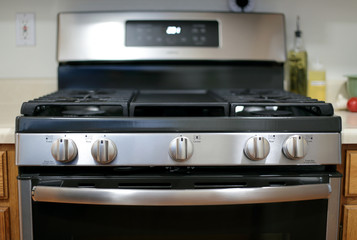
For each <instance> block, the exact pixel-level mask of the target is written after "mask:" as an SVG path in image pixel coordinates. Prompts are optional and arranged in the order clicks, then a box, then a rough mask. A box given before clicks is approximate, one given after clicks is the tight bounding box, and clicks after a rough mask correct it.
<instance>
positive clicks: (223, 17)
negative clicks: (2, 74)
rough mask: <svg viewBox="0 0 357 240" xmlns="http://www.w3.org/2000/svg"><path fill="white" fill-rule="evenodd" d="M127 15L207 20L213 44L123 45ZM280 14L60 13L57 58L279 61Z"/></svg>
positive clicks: (281, 52)
mask: <svg viewBox="0 0 357 240" xmlns="http://www.w3.org/2000/svg"><path fill="white" fill-rule="evenodd" d="M128 20H213V21H217V22H218V23H219V47H127V46H125V22H126V21H128ZM285 49H286V46H285V20H284V15H282V14H270V13H267V14H263V13H255V14H244V13H240V14H238V13H228V12H227V13H223V12H221V13H218V12H211V13H204V12H96V13H94V12H90V13H89V12H87V13H60V14H59V17H58V54H57V56H58V61H60V62H68V61H105V60H108V61H115V60H170V59H173V60H248V61H275V62H285V59H286V50H285Z"/></svg>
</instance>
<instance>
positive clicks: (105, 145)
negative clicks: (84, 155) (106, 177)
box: [91, 139, 117, 164]
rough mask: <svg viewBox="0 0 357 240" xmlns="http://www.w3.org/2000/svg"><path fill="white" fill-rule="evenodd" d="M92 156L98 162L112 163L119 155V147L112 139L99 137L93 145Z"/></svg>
mask: <svg viewBox="0 0 357 240" xmlns="http://www.w3.org/2000/svg"><path fill="white" fill-rule="evenodd" d="M91 153H92V157H93V158H94V160H96V161H97V162H98V163H103V164H106V163H110V162H112V161H113V160H114V159H115V157H116V156H117V148H116V146H115V144H114V143H113V141H112V140H109V139H98V140H97V141H95V142H94V143H93V145H92V150H91Z"/></svg>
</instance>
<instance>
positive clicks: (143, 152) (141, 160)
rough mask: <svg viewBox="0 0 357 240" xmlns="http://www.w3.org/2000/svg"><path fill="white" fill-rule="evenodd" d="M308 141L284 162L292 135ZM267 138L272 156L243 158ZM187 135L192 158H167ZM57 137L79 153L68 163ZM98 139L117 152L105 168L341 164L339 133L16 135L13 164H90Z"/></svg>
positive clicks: (93, 161)
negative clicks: (60, 156) (56, 151)
mask: <svg viewBox="0 0 357 240" xmlns="http://www.w3.org/2000/svg"><path fill="white" fill-rule="evenodd" d="M294 135H299V136H302V137H304V138H305V139H306V142H307V154H306V156H305V157H304V158H302V159H299V160H291V159H288V158H287V157H286V156H285V155H284V154H283V151H282V148H283V144H284V142H285V140H286V139H288V138H289V137H290V136H294ZM254 136H260V137H264V138H266V139H267V140H268V142H269V145H270V152H269V154H268V156H267V157H266V158H265V159H262V160H257V161H252V160H249V159H248V157H247V156H246V155H245V154H244V148H245V146H246V144H247V142H248V140H249V139H250V138H251V137H254ZM177 137H187V138H188V139H189V140H190V141H191V142H192V145H193V146H192V152H193V153H192V156H191V157H190V158H189V159H188V160H186V161H179V162H178V161H174V160H172V158H171V157H170V154H169V146H170V142H171V141H172V140H173V139H175V138H177ZM59 138H69V139H71V140H73V141H74V142H75V144H76V145H77V148H78V155H77V157H76V158H75V159H74V160H73V161H72V162H68V163H61V162H58V161H56V160H55V159H54V158H53V156H52V154H51V146H52V144H53V142H55V141H56V140H57V139H59ZM98 139H109V140H111V141H113V143H114V144H115V146H116V148H117V155H116V157H115V159H114V160H113V161H112V162H111V163H109V164H106V165H107V166H238V165H320V164H339V163H340V161H341V157H340V155H341V154H340V134H339V133H254V132H251V133H108V134H104V133H98V134H84V133H83V134H80V133H69V134H26V133H21V134H17V135H16V142H17V150H18V152H17V159H16V161H17V164H18V165H20V166H46V165H57V166H74V165H78V166H92V165H105V164H100V163H98V162H96V161H95V160H94V159H93V157H92V154H91V148H92V145H93V144H94V143H95V141H97V140H98Z"/></svg>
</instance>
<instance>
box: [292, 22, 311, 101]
mask: <svg viewBox="0 0 357 240" xmlns="http://www.w3.org/2000/svg"><path fill="white" fill-rule="evenodd" d="M288 61H289V62H288V64H289V80H290V91H291V92H293V93H297V94H301V95H304V96H307V52H306V50H305V46H304V40H303V38H302V32H301V30H300V18H299V16H298V17H297V21H296V31H295V38H294V47H293V49H291V50H290V51H289V52H288Z"/></svg>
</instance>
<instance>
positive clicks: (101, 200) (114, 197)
mask: <svg viewBox="0 0 357 240" xmlns="http://www.w3.org/2000/svg"><path fill="white" fill-rule="evenodd" d="M330 193H331V186H330V185H329V184H310V185H299V186H283V187H258V188H224V189H178V190H176V189H175V190H155V189H153V190H142V189H98V188H97V189H96V188H71V187H49V186H35V187H33V190H32V199H33V200H34V201H35V202H53V203H72V204H98V205H124V206H199V205H228V204H255V203H274V202H292V201H304V200H314V199H326V198H328V197H329V195H330Z"/></svg>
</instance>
